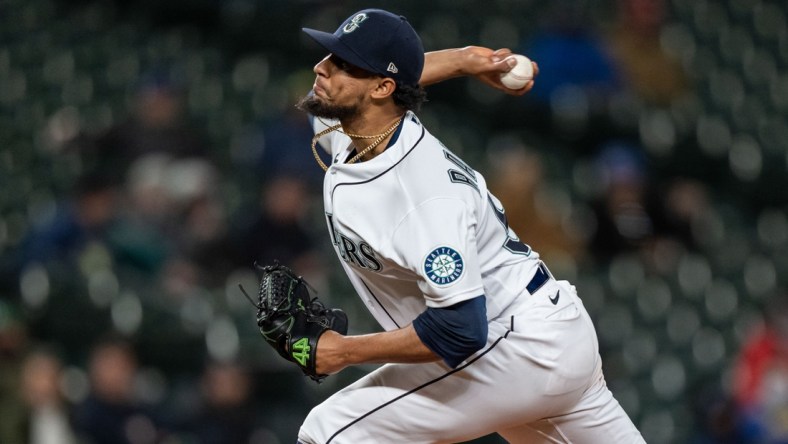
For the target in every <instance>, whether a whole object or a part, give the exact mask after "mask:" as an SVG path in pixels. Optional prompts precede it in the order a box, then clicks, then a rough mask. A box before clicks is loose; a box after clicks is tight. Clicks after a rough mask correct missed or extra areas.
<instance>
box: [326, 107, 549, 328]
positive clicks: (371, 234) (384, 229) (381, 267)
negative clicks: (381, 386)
mask: <svg viewBox="0 0 788 444" xmlns="http://www.w3.org/2000/svg"><path fill="white" fill-rule="evenodd" d="M315 122H316V128H315V129H316V131H320V130H322V129H323V128H325V126H324V125H325V124H326V123H329V122H321V121H320V120H319V119H315ZM333 123H335V122H331V124H333ZM401 125H402V128H401V129H400V130H399V131H398V133H397V135H396V140H395V141H394V142H393V143H392V144H390V146H389V147H388V148H387V149H386V150H385V151H384V152H383V153H382V154H380V155H379V156H377V157H375V158H374V159H372V160H370V161H367V162H362V163H355V164H346V163H344V161H345V159H347V158H348V156H350V155H351V153H352V152H353V146H352V144H351V143H350V142H351V140H350V138H348V137H347V136H346V135H344V134H343V133H341V132H339V131H335V132H332V133H330V134H329V135H327V136H325V137H324V138H323V139H322V140H321V142H322V143H323V144H324V145H327V146H328V147H329V148H330V153H331V156H332V164H331V167H330V168H329V170H328V172H327V174H326V178H325V181H324V184H323V196H324V197H323V199H324V204H325V211H326V219H327V222H328V225H329V227H328V229H329V231H330V233H331V239H332V241H333V243H334V247H335V250H336V252H337V255H338V256H339V258H340V259H341V261H342V264H343V266H344V268H345V271H346V272H347V274H348V276H349V277H350V280H351V281H352V283H353V285H354V287H355V289H356V291H357V292H358V294H359V295H361V297H362V299H363V301H364V303H365V304H366V306H367V308H368V309H369V311H370V312H371V313H372V314H373V315H374V316H375V318H376V319H377V321H378V322H379V323H380V325H381V326H382V327H383V328H384V329H386V330H392V329H396V328H400V327H404V326H405V325H407V324H409V323H410V322H411V321H413V319H414V318H415V317H416V316H418V315H419V314H420V313H421V312H423V311H424V310H425V309H426V308H427V307H428V306H429V307H447V306H450V305H453V304H456V303H458V302H461V301H463V300H467V299H471V298H474V297H476V296H480V295H482V294H484V295H485V296H486V299H487V316H488V319H494V318H495V317H497V316H498V314H500V313H501V312H502V311H503V310H504V309H505V308H506V307H507V306H509V304H511V303H512V301H514V300H515V299H516V298H517V296H518V295H519V294H520V293H522V291H523V288H524V286H523V285H522V283H523V280H524V279H525V277H527V276H530V275H533V272H534V270H535V269H536V267H537V266H538V264H539V255H538V254H537V253H536V252H534V251H532V250H531V249H530V247H528V246H527V245H525V244H523V243H522V242H520V241H519V239H518V238H517V236H516V235H515V234H514V232H513V231H512V230H511V229H510V228H509V227H508V224H507V222H506V216H505V213H504V210H503V208H502V207H501V204H500V202H499V201H498V200H497V199H496V198H495V197H494V196H493V195H492V194H490V193H489V192H488V190H487V185H486V183H485V180H484V178H483V177H482V175H481V174H479V173H477V172H476V171H474V170H473V169H471V168H470V167H469V166H468V165H467V164H465V162H463V161H462V160H461V159H460V158H459V157H457V156H456V155H455V154H454V153H452V152H451V151H449V149H448V148H446V147H445V146H443V144H442V143H441V142H440V141H439V140H438V139H436V138H435V137H433V136H432V135H431V134H430V133H429V132H428V131H427V130H426V129H425V128H424V127H423V126H422V125H421V123H420V122H419V121H418V119H417V118H416V116H415V115H414V114H413V113H407V114H406V115H405V117H404V119H403V122H402V123H401Z"/></svg>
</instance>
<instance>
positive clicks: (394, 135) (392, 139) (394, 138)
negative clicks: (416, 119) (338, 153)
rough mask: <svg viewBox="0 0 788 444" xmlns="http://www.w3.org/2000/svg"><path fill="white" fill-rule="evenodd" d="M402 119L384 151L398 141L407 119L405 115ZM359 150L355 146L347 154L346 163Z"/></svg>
mask: <svg viewBox="0 0 788 444" xmlns="http://www.w3.org/2000/svg"><path fill="white" fill-rule="evenodd" d="M400 120H401V122H400V124H399V126H397V129H396V130H395V131H394V134H392V135H391V139H389V143H387V144H386V148H385V149H384V150H383V151H386V150H387V149H389V147H390V146H391V145H394V144H395V143H397V139H399V133H401V132H402V127H403V126H404V125H403V124H402V122H404V121H405V116H402V117H401V118H400ZM357 152H358V151H357V150H356V149H355V148H353V151H351V152H350V154H348V155H347V158H345V163H347V162H348V160H350V159H352V158H353V156H355V155H356V153H357Z"/></svg>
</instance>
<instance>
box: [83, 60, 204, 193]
mask: <svg viewBox="0 0 788 444" xmlns="http://www.w3.org/2000/svg"><path fill="white" fill-rule="evenodd" d="M133 99H134V102H133V104H132V109H131V110H130V111H131V112H130V115H129V117H128V118H127V119H126V120H125V121H123V122H121V123H118V124H117V125H115V126H113V127H111V128H109V129H108V130H107V131H106V132H105V133H104V134H101V135H99V136H98V137H97V138H96V140H95V143H94V146H93V148H92V149H93V152H89V153H86V154H87V157H88V159H87V160H88V164H89V165H90V164H91V163H93V164H94V165H93V166H94V167H96V168H100V169H101V170H102V171H108V172H110V173H112V174H113V175H114V177H116V178H117V179H118V181H122V180H123V179H124V178H125V174H126V171H127V170H128V169H129V167H130V166H131V164H132V163H133V162H134V161H135V160H137V159H139V158H140V157H142V156H145V155H148V154H154V153H163V154H168V155H170V156H172V157H175V158H186V157H203V158H204V157H206V156H207V155H208V148H207V144H206V142H205V141H204V139H203V137H202V136H201V135H200V133H199V131H198V130H197V129H196V128H195V127H194V126H193V125H191V124H190V123H189V122H188V120H187V119H186V115H185V108H184V91H183V89H182V87H181V86H180V85H179V84H178V82H177V81H176V80H174V79H173V75H172V74H170V73H167V72H162V71H153V72H151V73H149V74H148V75H146V76H144V77H143V79H142V80H141V82H140V84H139V86H138V88H137V90H136V93H135V96H134V98H133Z"/></svg>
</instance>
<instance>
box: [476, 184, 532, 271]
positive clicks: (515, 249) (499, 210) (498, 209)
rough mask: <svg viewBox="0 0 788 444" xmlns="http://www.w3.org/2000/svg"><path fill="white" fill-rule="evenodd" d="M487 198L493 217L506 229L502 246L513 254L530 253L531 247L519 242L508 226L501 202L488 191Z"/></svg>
mask: <svg viewBox="0 0 788 444" xmlns="http://www.w3.org/2000/svg"><path fill="white" fill-rule="evenodd" d="M487 200H488V201H489V202H490V206H491V207H492V208H493V210H494V211H495V217H497V218H498V222H500V223H501V225H503V229H504V230H505V231H506V241H505V242H504V243H503V247H504V248H506V249H507V250H509V251H511V252H512V253H514V254H524V255H526V256H527V255H529V254H531V247H529V246H528V244H525V243H523V242H521V241H520V238H519V237H517V235H516V234H514V231H513V230H512V229H511V228H509V221H508V220H507V219H506V212H505V211H504V209H503V205H501V202H500V201H499V200H498V199H497V198H496V197H495V196H493V195H492V194H490V193H487Z"/></svg>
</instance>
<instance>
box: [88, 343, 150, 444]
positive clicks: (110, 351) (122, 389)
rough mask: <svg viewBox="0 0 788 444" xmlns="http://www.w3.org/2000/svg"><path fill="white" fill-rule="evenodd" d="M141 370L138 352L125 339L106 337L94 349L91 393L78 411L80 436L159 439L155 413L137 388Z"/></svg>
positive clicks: (114, 442)
mask: <svg viewBox="0 0 788 444" xmlns="http://www.w3.org/2000/svg"><path fill="white" fill-rule="evenodd" d="M137 370H138V363H137V355H136V352H135V351H134V349H133V348H132V346H131V345H130V344H129V343H127V342H125V341H123V340H120V339H115V338H111V339H106V340H102V341H101V342H99V343H97V344H96V345H95V346H94V347H93V348H92V349H91V353H90V359H89V362H88V376H89V379H90V393H89V395H88V396H87V398H86V399H85V400H84V401H82V402H81V403H80V404H79V405H78V406H76V409H75V414H74V425H75V429H76V431H77V433H78V436H79V438H80V439H82V440H86V441H87V442H90V443H92V444H124V443H129V444H132V443H133V444H138V443H152V442H155V439H156V435H157V430H156V425H155V423H154V422H153V420H152V415H150V413H149V412H148V411H147V408H146V407H145V406H144V405H143V404H142V403H141V402H139V400H138V399H137V397H136V395H135V392H134V386H135V385H134V382H135V378H136V376H137Z"/></svg>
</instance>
